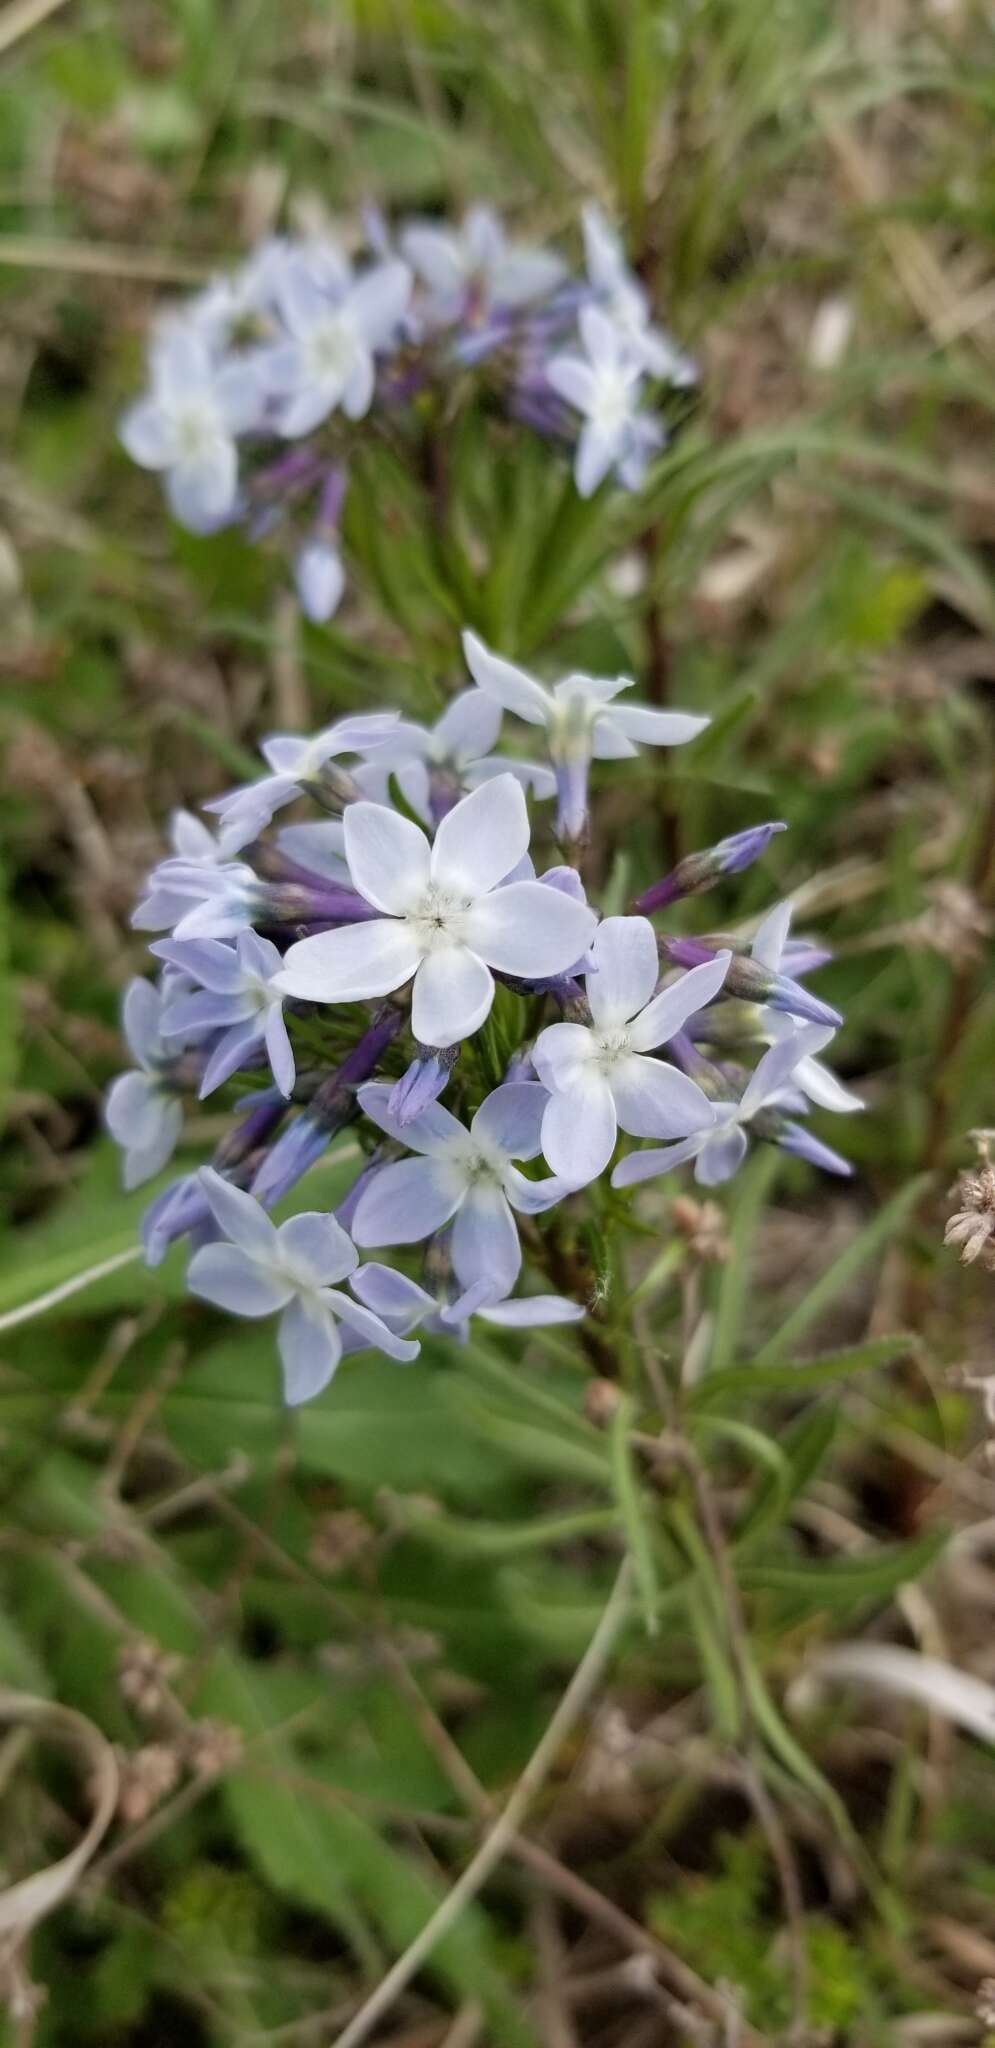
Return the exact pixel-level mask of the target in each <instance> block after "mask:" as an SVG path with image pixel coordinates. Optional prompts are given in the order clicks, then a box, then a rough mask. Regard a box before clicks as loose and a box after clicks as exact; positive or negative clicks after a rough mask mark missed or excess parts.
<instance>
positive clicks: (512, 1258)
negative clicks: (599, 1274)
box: [352, 1081, 571, 1299]
mask: <svg viewBox="0 0 995 2048" xmlns="http://www.w3.org/2000/svg"><path fill="white" fill-rule="evenodd" d="M390 1094H391V1090H390V1087H389V1086H388V1085H387V1084H386V1083H383V1082H379V1081H371V1082H369V1083H368V1084H367V1086H366V1087H365V1088H361V1089H360V1090H359V1103H360V1107H361V1108H362V1110H363V1112H364V1114H365V1115H366V1116H368V1117H369V1118H370V1119H371V1121H372V1122H373V1123H375V1124H377V1125H378V1126H379V1128H380V1129H381V1130H382V1131H386V1132H387V1134H388V1136H389V1137H392V1138H396V1139H398V1140H399V1141H400V1142H401V1143H402V1144H405V1145H407V1146H408V1148H409V1150H410V1151H412V1152H416V1153H418V1154H419V1155H420V1156H419V1157H418V1158H415V1159H400V1160H397V1161H396V1162H395V1163H394V1164H392V1165H390V1166H384V1167H381V1168H380V1170H379V1172H378V1173H376V1174H375V1175H374V1176H373V1177H372V1179H371V1180H370V1181H369V1183H368V1184H367V1186H366V1187H365V1188H364V1190H363V1193H362V1195H361V1197H360V1200H359V1203H358V1204H357V1207H356V1212H355V1215H354V1217H353V1222H352V1233H353V1236H354V1238H355V1241H356V1243H357V1244H358V1245H362V1246H364V1247H371V1246H379V1245H394V1244H418V1243H420V1242H421V1240H422V1239H423V1238H426V1237H431V1236H433V1235H434V1234H435V1232H436V1231H438V1230H441V1229H442V1228H443V1226H444V1225H445V1224H447V1223H449V1222H450V1221H452V1219H453V1218H455V1221H454V1222H453V1233H452V1246H451V1255H452V1264H453V1271H454V1272H455V1274H456V1277H457V1279H458V1280H459V1282H460V1285H461V1287H462V1288H464V1289H466V1288H470V1287H475V1286H478V1285H480V1284H483V1286H484V1287H485V1288H486V1290H487V1292H488V1294H490V1295H493V1296H494V1298H495V1299H498V1298H503V1297H504V1296H505V1295H506V1294H508V1293H509V1292H510V1290H511V1288H512V1287H514V1284H515V1281H516V1279H517V1278H518V1274H519V1272H520V1270H521V1264H522V1251H521V1246H520V1244H519V1242H518V1228H517V1225H516V1223H515V1218H514V1214H513V1213H512V1212H513V1211H514V1210H517V1211H518V1212H519V1213H520V1214H521V1215H524V1216H537V1215H540V1214H542V1213H543V1212H544V1211H545V1210H547V1209H550V1208H552V1207H553V1206H554V1205H555V1204H556V1203H557V1202H559V1201H562V1199H563V1197H564V1195H566V1194H569V1193H570V1192H571V1190H570V1189H569V1188H568V1187H567V1186H566V1184H565V1183H564V1182H562V1181H559V1180H544V1181H533V1180H529V1179H527V1177H526V1175H525V1174H523V1173H521V1172H520V1171H519V1169H518V1166H517V1165H516V1164H515V1161H516V1160H521V1159H536V1158H537V1157H538V1155H539V1150H540V1131H541V1127H542V1117H543V1111H544V1109H545V1106H546V1101H547V1096H546V1091H545V1089H544V1088H540V1087H539V1085H538V1083H537V1082H522V1083H513V1084H511V1085H508V1086H504V1087H501V1088H495V1089H494V1091H493V1093H492V1094H491V1095H489V1096H488V1097H487V1099H486V1101H485V1102H482V1103H481V1105H480V1108H479V1109H478V1111H477V1114H476V1116H475V1117H474V1119H473V1122H472V1123H471V1125H470V1128H469V1130H467V1128H466V1126H465V1125H464V1124H461V1123H459V1122H458V1120H457V1118H456V1117H454V1116H451V1115H450V1113H449V1111H448V1110H447V1109H443V1107H442V1104H441V1103H438V1102H434V1103H432V1104H431V1106H430V1107H429V1108H428V1109H426V1110H425V1111H424V1112H423V1113H422V1115H421V1116H420V1117H416V1118H415V1119H414V1121H413V1122H411V1123H409V1124H402V1123H400V1122H399V1120H398V1119H397V1118H396V1117H395V1116H393V1115H392V1114H391V1110H390V1106H389V1105H390Z"/></svg>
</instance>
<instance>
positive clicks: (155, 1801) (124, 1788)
mask: <svg viewBox="0 0 995 2048" xmlns="http://www.w3.org/2000/svg"><path fill="white" fill-rule="evenodd" d="M117 1754H118V1768H119V1771H120V1789H119V1791H118V1802H117V1803H118V1812H119V1814H120V1816H121V1819H122V1820H124V1821H129V1822H130V1823H131V1824H132V1825H133V1826H134V1825H136V1824H137V1823H138V1822H139V1821H143V1820H146V1819H147V1818H148V1816H149V1814H150V1813H152V1812H153V1811H154V1809H155V1808H156V1807H157V1806H158V1805H159V1804H160V1802H161V1801H162V1800H163V1799H166V1798H168V1796H169V1794H170V1792H172V1791H173V1789H174V1787H175V1786H176V1784H177V1783H178V1781H179V1776H180V1760H179V1757H178V1756H177V1754H176V1751H175V1749H172V1748H171V1747H170V1745H169V1744H168V1743H165V1742H147V1743H145V1745H144V1746H143V1748H141V1749H136V1750H134V1751H129V1750H124V1749H119V1750H118V1753H117Z"/></svg>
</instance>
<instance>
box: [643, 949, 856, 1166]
mask: <svg viewBox="0 0 995 2048" xmlns="http://www.w3.org/2000/svg"><path fill="white" fill-rule="evenodd" d="M693 971H694V972H695V973H696V974H700V973H701V969H700V968H695V969H694V970H693ZM832 1036H833V1033H832V1029H831V1027H829V1026H827V1025H822V1024H810V1025H806V1026H805V1027H804V1028H803V1029H802V1030H801V1031H797V1032H792V1033H791V1035H790V1036H789V1037H788V1038H785V1039H782V1040H781V1042H780V1043H779V1044H778V1045H772V1046H771V1047H770V1049H769V1051H768V1052H765V1053H764V1056H763V1059H762V1060H761V1061H760V1062H759V1064H758V1066H757V1067H756V1069H755V1070H754V1072H753V1073H752V1074H751V1075H750V1078H749V1080H748V1082H747V1084H746V1087H745V1088H744V1090H743V1093H742V1095H741V1097H740V1099H739V1101H738V1102H731V1101H730V1102H708V1112H709V1114H708V1118H707V1120H706V1119H704V1118H703V1120H702V1124H701V1127H700V1129H698V1130H697V1131H692V1132H691V1133H690V1135H689V1136H688V1137H686V1138H682V1139H681V1140H680V1141H679V1143H678V1144H676V1145H660V1146H658V1147H651V1148H650V1150H649V1151H647V1152H632V1153H630V1154H629V1157H628V1158H627V1159H621V1160H620V1161H619V1163H618V1165H617V1166H616V1168H615V1171H614V1173H613V1174H612V1187H613V1188H631V1187H634V1186H635V1185H636V1183H637V1182H638V1181H642V1180H651V1179H652V1178H653V1176H654V1175H655V1174H658V1173H669V1172H670V1171H671V1169H672V1168H673V1167H675V1166H683V1165H684V1162H685V1161H686V1160H688V1159H693V1160H694V1162H695V1169H694V1177H695V1180H696V1181H698V1182H700V1184H701V1186H702V1187H706V1188H714V1187H718V1186H719V1184H720V1183H721V1182H722V1181H724V1180H731V1178H732V1176H733V1174H734V1173H735V1171H736V1168H737V1167H738V1166H741V1165H742V1162H743V1160H744V1159H745V1157H746V1149H747V1137H746V1126H747V1125H748V1124H749V1123H750V1122H751V1120H752V1119H753V1118H754V1117H756V1116H759V1115H760V1113H761V1111H762V1110H766V1109H778V1108H790V1109H794V1108H797V1107H803V1106H804V1105H803V1104H802V1103H801V1098H800V1097H799V1095H798V1091H797V1088H796V1087H795V1086H794V1085H793V1083H794V1081H795V1074H796V1069H797V1067H798V1064H799V1061H801V1060H804V1059H808V1058H810V1057H811V1056H812V1054H814V1053H818V1052H821V1051H822V1048H823V1046H824V1045H828V1043H829V1040H830V1039H831V1038H832ZM702 1101H703V1102H707V1097H705V1096H704V1095H703V1096H702ZM807 1136H808V1134H807V1133H806V1132H805V1131H804V1129H803V1127H802V1126H801V1125H796V1124H792V1123H788V1124H786V1125H785V1136H784V1137H783V1138H782V1137H779V1138H778V1142H779V1143H784V1144H785V1149H786V1150H787V1151H791V1152H800V1153H801V1156H802V1157H806V1156H808V1157H813V1158H816V1159H817V1163H818V1164H819V1165H821V1166H825V1167H826V1168H827V1170H828V1171H829V1172H831V1173H832V1172H835V1173H844V1174H847V1173H849V1172H850V1171H851V1169H850V1167H849V1166H848V1164H847V1162H846V1160H845V1159H840V1158H839V1157H838V1155H837V1154H836V1153H833V1152H830V1151H829V1148H828V1146H819V1147H818V1148H817V1149H816V1148H815V1147H814V1146H807V1145H806V1146H805V1149H804V1151H803V1150H802V1146H801V1145H799V1143H798V1142H797V1140H798V1138H799V1137H800V1138H801V1139H802V1141H804V1140H805V1139H806V1138H807Z"/></svg>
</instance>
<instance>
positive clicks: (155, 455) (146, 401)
mask: <svg viewBox="0 0 995 2048" xmlns="http://www.w3.org/2000/svg"><path fill="white" fill-rule="evenodd" d="M117 431H118V439H119V441H120V442H121V445H122V447H123V448H124V449H125V450H126V451H127V453H128V454H129V455H130V456H131V459H132V462H137V463H138V464H139V466H140V468H142V469H168V468H169V465H170V463H171V462H175V460H176V430H175V427H174V424H173V420H172V418H171V415H170V414H169V413H168V412H167V411H166V409H165V408H164V407H163V406H161V405H160V404H159V402H158V400H157V399H155V398H140V399H138V401H137V403H136V404H135V405H132V406H129V408H128V411H127V412H126V413H125V415H124V417H123V419H121V420H119V422H118V430H117Z"/></svg>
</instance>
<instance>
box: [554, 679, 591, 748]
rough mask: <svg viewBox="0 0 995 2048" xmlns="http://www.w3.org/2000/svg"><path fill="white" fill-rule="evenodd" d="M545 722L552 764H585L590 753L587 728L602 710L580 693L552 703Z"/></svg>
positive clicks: (589, 737)
mask: <svg viewBox="0 0 995 2048" xmlns="http://www.w3.org/2000/svg"><path fill="white" fill-rule="evenodd" d="M555 706H556V708H555V710H554V712H553V716H552V718H551V719H550V722H549V750H550V753H551V754H552V756H553V759H554V760H561V761H562V760H577V761H586V760H587V759H588V757H589V755H590V751H591V728H592V726H593V724H594V721H595V718H596V716H597V714H598V712H599V711H600V710H602V709H603V706H602V705H600V704H595V703H593V702H592V700H591V698H590V697H587V696H585V695H584V694H583V692H582V691H580V690H574V691H572V692H571V693H570V695H569V696H560V697H557V698H556V700H555Z"/></svg>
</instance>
